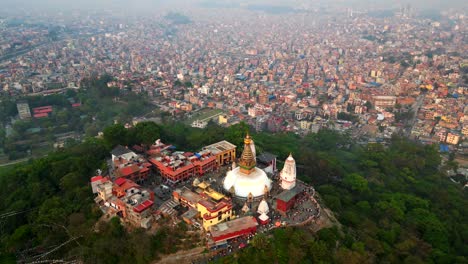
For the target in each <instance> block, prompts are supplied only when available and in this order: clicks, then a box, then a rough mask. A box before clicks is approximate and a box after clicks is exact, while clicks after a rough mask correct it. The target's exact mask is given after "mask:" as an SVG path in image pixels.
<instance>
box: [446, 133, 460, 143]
mask: <svg viewBox="0 0 468 264" xmlns="http://www.w3.org/2000/svg"><path fill="white" fill-rule="evenodd" d="M459 141H460V135H458V134H455V133H450V132H449V133H447V139H446V140H445V142H447V143H448V144H452V145H457V144H458V142H459Z"/></svg>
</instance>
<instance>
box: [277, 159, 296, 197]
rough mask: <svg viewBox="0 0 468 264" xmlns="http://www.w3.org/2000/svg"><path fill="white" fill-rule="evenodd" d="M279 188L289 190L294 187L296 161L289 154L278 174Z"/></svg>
mask: <svg viewBox="0 0 468 264" xmlns="http://www.w3.org/2000/svg"><path fill="white" fill-rule="evenodd" d="M280 179H281V188H283V189H284V190H291V189H292V188H294V186H296V161H295V160H294V158H293V157H292V154H289V157H288V158H287V159H286V161H285V162H284V167H283V169H282V170H281V173H280Z"/></svg>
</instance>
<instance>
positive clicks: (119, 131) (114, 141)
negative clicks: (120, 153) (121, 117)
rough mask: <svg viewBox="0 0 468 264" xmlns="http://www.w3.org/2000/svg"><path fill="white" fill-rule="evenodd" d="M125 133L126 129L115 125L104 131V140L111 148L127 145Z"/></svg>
mask: <svg viewBox="0 0 468 264" xmlns="http://www.w3.org/2000/svg"><path fill="white" fill-rule="evenodd" d="M127 133H128V132H127V129H126V128H125V127H124V126H123V125H122V124H115V125H113V126H109V127H106V128H105V129H104V140H105V141H106V143H107V144H108V146H111V147H114V146H116V145H119V144H123V145H127V143H128V137H127V135H128V134H127Z"/></svg>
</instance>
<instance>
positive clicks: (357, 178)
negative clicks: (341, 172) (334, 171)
mask: <svg viewBox="0 0 468 264" xmlns="http://www.w3.org/2000/svg"><path fill="white" fill-rule="evenodd" d="M343 183H344V185H345V186H346V187H348V188H349V189H351V190H353V191H356V192H360V193H361V192H364V191H366V190H367V189H368V186H367V180H366V179H365V178H364V177H362V176H361V175H359V174H357V173H351V174H349V175H347V176H345V178H344V180H343Z"/></svg>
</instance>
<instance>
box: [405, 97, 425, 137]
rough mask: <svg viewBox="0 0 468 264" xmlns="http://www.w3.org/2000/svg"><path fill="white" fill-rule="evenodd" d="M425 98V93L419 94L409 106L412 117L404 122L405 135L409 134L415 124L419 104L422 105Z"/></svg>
mask: <svg viewBox="0 0 468 264" xmlns="http://www.w3.org/2000/svg"><path fill="white" fill-rule="evenodd" d="M425 98H426V93H421V94H419V95H418V98H416V101H415V102H414V104H413V106H412V107H411V111H413V117H412V118H411V119H410V120H409V121H408V122H407V123H406V129H405V135H406V136H408V137H409V136H410V135H411V130H412V129H413V127H414V125H415V124H416V121H417V120H418V112H419V109H420V108H421V106H422V105H423V103H424V99H425Z"/></svg>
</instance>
